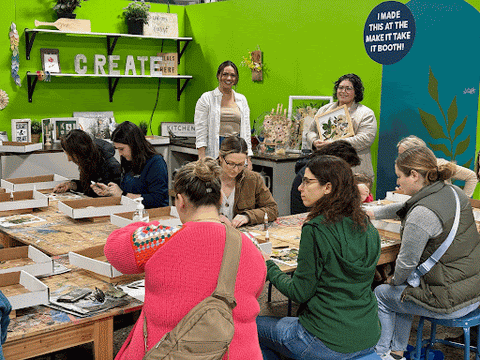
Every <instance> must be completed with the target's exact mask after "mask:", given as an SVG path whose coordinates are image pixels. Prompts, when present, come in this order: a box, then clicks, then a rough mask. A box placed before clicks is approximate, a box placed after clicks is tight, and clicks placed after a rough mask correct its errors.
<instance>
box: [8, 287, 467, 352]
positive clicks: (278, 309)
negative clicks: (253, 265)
mask: <svg viewBox="0 0 480 360" xmlns="http://www.w3.org/2000/svg"><path fill="white" fill-rule="evenodd" d="M267 288H268V286H267V285H266V286H265V289H264V291H263V293H262V295H261V296H260V298H259V303H260V307H261V312H260V315H271V316H286V315H287V300H286V298H285V297H284V296H283V295H282V294H280V293H279V292H278V291H277V290H276V289H273V293H272V302H271V303H268V302H267ZM295 311H296V306H295V305H294V306H293V314H295ZM133 321H134V319H133V318H131V317H130V318H124V319H122V320H121V321H118V323H116V327H117V326H118V327H119V326H122V325H124V324H125V323H132V322H133ZM417 326H418V318H415V320H414V324H413V326H412V332H411V334H410V341H409V344H410V345H415V339H416V335H417ZM131 328H132V325H128V326H126V327H122V328H121V329H118V330H116V331H115V332H114V348H113V350H114V354H116V353H117V352H118V351H119V350H120V348H121V346H122V344H123V342H124V341H125V339H126V338H127V336H128V334H129V332H130V330H131ZM461 333H462V330H461V329H453V328H445V327H442V326H439V327H438V328H437V337H438V338H445V337H452V336H458V335H460V334H461ZM428 336H430V326H429V325H428V326H425V329H424V335H423V338H427V337H428ZM435 349H438V350H441V351H442V352H443V354H444V356H445V360H460V359H463V350H461V349H456V348H452V347H447V346H444V345H441V344H438V345H436V347H435ZM66 359H68V360H89V359H93V352H92V345H91V344H86V345H82V346H78V347H75V348H72V349H69V350H65V351H61V352H57V353H55V354H52V355H50V356H40V357H36V358H34V360H66ZM470 359H475V357H474V355H473V354H472V355H471V356H470ZM6 360H8V359H6Z"/></svg>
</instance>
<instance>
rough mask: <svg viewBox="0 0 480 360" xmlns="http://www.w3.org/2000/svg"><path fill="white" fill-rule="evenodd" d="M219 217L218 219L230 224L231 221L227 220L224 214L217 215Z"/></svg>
mask: <svg viewBox="0 0 480 360" xmlns="http://www.w3.org/2000/svg"><path fill="white" fill-rule="evenodd" d="M218 218H219V219H220V221H221V222H222V223H224V224H226V225H228V226H232V223H231V222H230V220H228V218H227V217H226V216H225V215H220V216H219V217H218Z"/></svg>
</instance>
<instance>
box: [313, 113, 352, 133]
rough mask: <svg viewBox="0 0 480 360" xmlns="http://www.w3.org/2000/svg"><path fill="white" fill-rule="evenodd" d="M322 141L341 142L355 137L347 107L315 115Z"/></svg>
mask: <svg viewBox="0 0 480 360" xmlns="http://www.w3.org/2000/svg"><path fill="white" fill-rule="evenodd" d="M315 122H316V123H317V129H318V134H319V135H320V139H321V140H339V139H344V138H347V137H350V136H353V135H355V132H354V131H353V125H352V119H351V118H350V114H349V112H348V109H347V105H343V106H340V107H337V108H335V109H333V110H331V111H328V112H326V113H323V114H317V115H315Z"/></svg>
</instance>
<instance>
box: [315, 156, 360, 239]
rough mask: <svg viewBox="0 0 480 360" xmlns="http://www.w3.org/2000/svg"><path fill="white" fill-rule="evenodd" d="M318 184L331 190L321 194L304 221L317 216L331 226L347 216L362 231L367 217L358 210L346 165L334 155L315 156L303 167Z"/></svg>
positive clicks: (355, 186)
mask: <svg viewBox="0 0 480 360" xmlns="http://www.w3.org/2000/svg"><path fill="white" fill-rule="evenodd" d="M307 168H308V169H310V171H311V172H312V174H313V175H315V178H316V179H317V180H318V182H319V183H320V185H325V184H326V183H330V184H332V191H331V192H330V193H329V194H325V195H323V196H322V197H321V198H320V199H319V200H318V201H317V202H316V203H315V204H314V205H313V206H312V209H311V211H310V213H309V214H308V216H307V221H308V220H311V219H313V218H316V217H317V216H319V215H323V216H324V217H325V223H327V224H332V223H335V222H337V221H340V220H341V219H342V218H343V217H350V218H351V219H352V220H353V222H354V223H355V224H356V225H358V226H359V227H360V228H362V229H364V230H365V229H366V226H367V214H366V213H365V212H364V211H363V209H362V207H361V198H360V192H359V191H358V187H357V185H356V184H355V181H354V179H353V173H352V170H351V168H350V165H348V164H347V162H346V161H345V160H342V159H340V158H338V157H336V156H331V155H323V156H316V157H314V158H313V159H312V160H310V161H309V162H308V164H307Z"/></svg>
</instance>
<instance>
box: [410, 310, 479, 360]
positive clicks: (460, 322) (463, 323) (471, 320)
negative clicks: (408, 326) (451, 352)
mask: <svg viewBox="0 0 480 360" xmlns="http://www.w3.org/2000/svg"><path fill="white" fill-rule="evenodd" d="M425 320H428V321H430V324H431V336H430V340H423V341H422V332H423V324H424V322H425ZM437 325H443V326H449V327H461V328H463V334H464V338H465V344H458V343H455V342H453V341H448V340H443V339H435V335H436V330H437ZM479 325H480V308H478V309H476V310H474V311H472V312H471V313H470V314H467V315H465V316H463V317H461V318H457V319H433V318H429V317H423V316H422V317H420V321H419V323H418V329H417V344H416V346H415V352H414V353H413V354H411V355H412V357H411V358H412V359H415V360H417V359H420V352H421V350H422V347H423V346H425V345H427V346H426V348H425V358H426V359H428V352H429V350H430V349H431V347H432V346H433V345H434V344H435V343H440V344H445V345H448V346H453V347H456V348H461V349H464V354H463V359H464V360H469V359H470V350H472V351H474V352H475V353H476V356H475V360H480V354H479V351H478V349H479V348H480V335H479V336H477V346H470V328H471V327H472V326H479ZM478 330H480V328H479V329H478Z"/></svg>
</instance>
